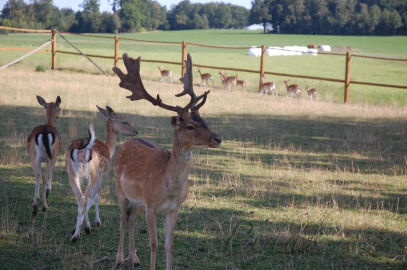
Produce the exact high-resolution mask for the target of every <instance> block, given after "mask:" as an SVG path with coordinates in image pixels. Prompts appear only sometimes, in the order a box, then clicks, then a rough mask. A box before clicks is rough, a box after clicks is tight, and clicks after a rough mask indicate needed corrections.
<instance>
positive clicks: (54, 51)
mask: <svg viewBox="0 0 407 270" xmlns="http://www.w3.org/2000/svg"><path fill="white" fill-rule="evenodd" d="M0 29H3V30H9V31H19V32H31V33H50V34H51V39H52V43H51V44H52V49H51V51H49V50H42V51H46V52H51V68H52V69H55V68H56V55H57V53H61V54H71V55H81V53H76V52H69V51H63V50H57V48H56V44H57V42H56V34H57V31H56V30H55V29H53V30H32V29H21V28H13V27H5V26H0ZM64 34H72V35H80V36H86V37H93V38H105V39H113V40H114V56H104V55H94V54H86V55H87V56H89V57H95V58H104V59H113V61H114V66H115V67H117V66H118V61H119V60H122V57H120V56H119V40H120V39H122V40H126V41H136V42H146V43H155V44H175V45H181V61H180V62H173V61H165V60H154V59H141V61H143V62H149V63H163V64H172V65H180V66H181V74H184V72H185V60H186V55H187V46H197V47H206V48H214V49H240V50H242V49H243V50H245V49H247V50H248V49H250V48H252V47H251V46H217V45H210V44H200V43H193V42H186V41H182V42H176V41H152V40H144V39H135V38H125V37H119V36H117V35H116V36H113V37H112V36H103V35H93V34H78V33H68V32H65V33H64ZM266 48H267V47H266V46H265V45H262V46H261V57H260V67H259V69H258V70H254V69H243V68H232V67H219V66H210V65H200V64H194V65H195V66H197V67H203V68H211V69H218V70H229V71H239V72H248V73H256V74H259V75H260V76H259V89H260V85H261V82H262V81H263V80H264V75H265V74H268V75H275V76H286V77H293V78H303V79H311V80H320V81H329V82H337V83H343V84H344V102H345V103H347V102H348V100H349V87H350V85H351V84H360V85H369V86H378V87H389V88H399V89H407V86H405V85H393V84H382V83H373V82H361V81H354V80H351V79H350V74H351V58H352V57H361V58H370V59H378V60H384V61H403V62H407V59H406V58H392V57H379V56H369V55H361V54H351V52H349V51H347V52H346V53H343V54H341V53H331V52H318V53H319V54H323V55H334V56H342V57H345V78H344V79H337V78H325V77H317V76H307V75H299V74H289V73H277V72H271V71H266V70H265V62H266V58H265V56H266ZM0 50H25V49H22V48H0Z"/></svg>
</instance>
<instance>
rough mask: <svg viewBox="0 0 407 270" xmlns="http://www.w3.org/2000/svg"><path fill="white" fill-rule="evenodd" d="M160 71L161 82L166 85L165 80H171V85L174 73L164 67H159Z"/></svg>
mask: <svg viewBox="0 0 407 270" xmlns="http://www.w3.org/2000/svg"><path fill="white" fill-rule="evenodd" d="M158 70H159V71H160V74H161V80H160V82H163V83H165V78H168V79H169V80H170V83H172V71H171V70H169V69H163V67H162V66H158Z"/></svg>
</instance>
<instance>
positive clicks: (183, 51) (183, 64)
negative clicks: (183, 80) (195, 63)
mask: <svg viewBox="0 0 407 270" xmlns="http://www.w3.org/2000/svg"><path fill="white" fill-rule="evenodd" d="M181 57H182V59H181V63H182V67H181V77H182V76H184V73H185V69H186V67H185V60H187V43H186V42H185V41H183V42H182V56H181Z"/></svg>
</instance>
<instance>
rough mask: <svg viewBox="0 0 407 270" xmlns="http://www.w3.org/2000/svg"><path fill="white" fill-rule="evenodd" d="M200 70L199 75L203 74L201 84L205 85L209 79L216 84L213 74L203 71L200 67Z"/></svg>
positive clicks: (213, 84)
mask: <svg viewBox="0 0 407 270" xmlns="http://www.w3.org/2000/svg"><path fill="white" fill-rule="evenodd" d="M198 72H199V75H201V86H202V85H204V82H205V85H207V84H208V80H209V81H211V82H212V86H215V82H214V81H213V77H212V74H210V73H202V72H201V69H200V68H199V69H198Z"/></svg>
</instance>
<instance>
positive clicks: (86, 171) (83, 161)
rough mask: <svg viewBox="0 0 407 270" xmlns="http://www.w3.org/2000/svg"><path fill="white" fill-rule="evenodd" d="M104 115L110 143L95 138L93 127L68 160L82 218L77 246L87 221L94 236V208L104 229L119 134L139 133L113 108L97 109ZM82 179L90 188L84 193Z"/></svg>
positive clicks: (77, 142)
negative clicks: (104, 203)
mask: <svg viewBox="0 0 407 270" xmlns="http://www.w3.org/2000/svg"><path fill="white" fill-rule="evenodd" d="M96 107H97V108H98V110H99V111H100V113H101V114H102V115H103V116H104V117H106V119H107V121H106V142H105V143H104V142H101V141H100V140H98V139H96V138H95V134H94V131H93V127H92V126H91V127H90V128H89V138H87V139H76V140H73V141H72V142H71V145H70V146H69V148H68V153H67V154H66V158H65V165H66V170H67V171H68V176H69V184H70V185H71V188H72V191H73V192H74V194H75V196H76V201H77V204H78V216H77V219H76V226H75V231H74V232H73V235H72V238H71V242H75V241H76V240H77V239H78V237H79V235H80V228H81V225H82V223H83V220H84V219H85V223H86V224H85V232H86V233H88V234H89V233H90V222H89V217H88V211H89V209H90V207H92V205H93V204H95V210H96V218H95V221H96V226H100V224H101V221H100V217H99V204H98V202H99V195H98V191H99V188H100V186H101V185H102V181H103V178H104V177H105V176H107V175H108V174H109V172H110V169H111V159H112V157H113V154H114V152H115V148H116V138H117V136H118V134H123V135H127V136H135V135H137V131H136V130H135V129H134V128H133V127H132V126H131V125H130V123H129V122H127V121H126V120H125V119H124V118H123V117H121V116H119V115H117V114H116V113H115V112H114V111H113V109H112V108H110V107H109V106H106V110H104V109H102V108H100V107H99V106H96ZM81 178H87V179H88V185H87V187H86V189H85V191H84V192H82V189H81Z"/></svg>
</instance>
